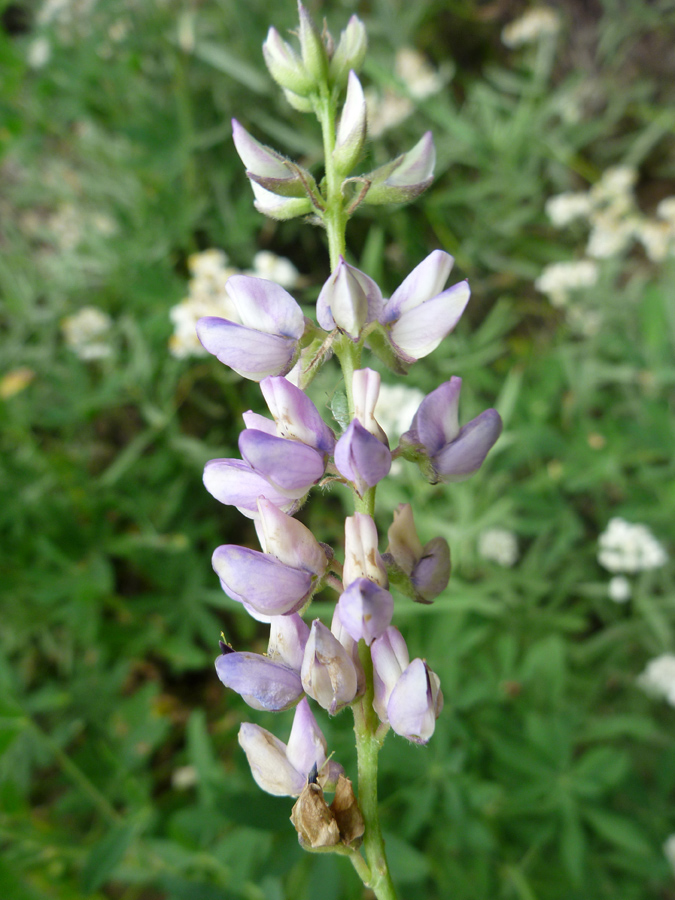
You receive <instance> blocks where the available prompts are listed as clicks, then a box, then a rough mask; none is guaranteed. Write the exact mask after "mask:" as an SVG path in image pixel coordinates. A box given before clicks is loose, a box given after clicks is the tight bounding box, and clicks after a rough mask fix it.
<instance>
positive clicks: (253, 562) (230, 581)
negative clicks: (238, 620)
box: [212, 544, 316, 616]
mask: <svg viewBox="0 0 675 900" xmlns="http://www.w3.org/2000/svg"><path fill="white" fill-rule="evenodd" d="M212 563H213V568H214V570H215V572H216V574H217V575H218V577H219V578H220V584H221V586H222V588H223V590H224V591H225V593H226V594H227V596H228V597H231V598H232V599H233V600H237V601H239V602H240V603H246V604H247V605H248V606H250V607H251V608H252V609H254V610H255V611H256V612H258V613H260V614H261V615H263V616H284V615H287V614H288V613H292V612H297V610H299V609H300V608H301V607H302V606H304V604H305V602H306V601H307V600H308V599H309V597H310V596H311V593H312V590H313V588H314V584H315V582H316V579H315V578H314V577H313V576H312V575H311V574H310V573H309V572H307V571H305V570H303V569H295V568H293V566H286V565H284V564H283V563H282V562H279V560H278V559H276V558H275V557H274V556H268V555H267V554H266V553H260V552H259V551H258V550H250V549H249V548H248V547H239V546H238V545H237V544H223V545H222V546H221V547H217V548H216V549H215V551H214V553H213V559H212Z"/></svg>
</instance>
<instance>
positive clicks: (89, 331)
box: [61, 306, 113, 360]
mask: <svg viewBox="0 0 675 900" xmlns="http://www.w3.org/2000/svg"><path fill="white" fill-rule="evenodd" d="M112 324H113V322H112V319H111V318H110V316H109V315H108V314H107V313H105V312H103V310H101V309H97V308H96V307H95V306H84V307H83V308H82V309H81V310H80V311H79V312H77V313H75V314H74V315H72V316H67V317H66V318H65V319H64V320H63V321H62V322H61V330H62V331H63V336H64V338H65V341H66V344H67V345H68V346H69V347H70V349H71V350H72V351H73V353H75V355H76V356H78V357H79V358H80V359H84V360H92V359H104V358H105V357H107V356H110V355H111V354H112V346H111V345H110V344H109V343H108V342H107V341H106V340H105V338H107V337H108V334H109V332H110V329H111V328H112Z"/></svg>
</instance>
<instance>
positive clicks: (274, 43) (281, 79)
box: [263, 28, 314, 97]
mask: <svg viewBox="0 0 675 900" xmlns="http://www.w3.org/2000/svg"><path fill="white" fill-rule="evenodd" d="M263 56H264V57H265V63H266V64H267V68H268V69H269V72H270V75H271V76H272V78H273V79H274V80H275V81H276V83H277V84H278V85H280V86H281V87H282V88H286V89H287V90H289V91H293V93H294V94H299V95H300V96H301V97H303V96H307V94H309V93H310V91H311V90H312V89H313V87H314V78H313V77H312V76H311V75H310V74H309V72H308V71H307V70H306V69H305V66H304V65H303V62H302V60H301V59H300V57H299V56H298V55H297V53H296V52H295V51H294V50H293V48H292V47H291V46H290V45H289V44H287V43H286V41H283V40H282V39H281V37H280V35H279V32H278V31H277V30H276V28H270V30H269V31H268V33H267V40H266V41H265V42H264V44H263Z"/></svg>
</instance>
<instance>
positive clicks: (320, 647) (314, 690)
mask: <svg viewBox="0 0 675 900" xmlns="http://www.w3.org/2000/svg"><path fill="white" fill-rule="evenodd" d="M301 678H302V686H303V688H304V689H305V691H306V693H307V694H309V696H310V697H312V698H313V699H314V700H316V702H317V703H318V704H319V706H322V707H323V708H324V709H327V710H328V712H329V713H330V715H335V713H336V712H338V711H339V710H340V709H342V708H343V707H344V706H346V705H347V704H348V703H351V702H352V700H353V699H354V698H355V697H356V691H357V687H358V680H357V675H356V668H355V667H354V663H353V661H352V658H351V656H350V654H349V653H348V652H347V650H345V648H344V647H343V646H342V644H341V643H340V642H339V641H338V639H337V638H336V637H335V635H333V634H332V633H331V632H330V631H329V630H328V629H327V628H326V626H325V625H324V624H323V623H322V622H320V621H319V620H318V619H315V620H314V621H313V622H312V627H311V629H310V632H309V639H308V640H307V645H306V647H305V657H304V659H303V662H302V671H301Z"/></svg>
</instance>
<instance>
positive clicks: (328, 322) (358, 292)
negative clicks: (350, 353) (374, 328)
mask: <svg viewBox="0 0 675 900" xmlns="http://www.w3.org/2000/svg"><path fill="white" fill-rule="evenodd" d="M381 311H382V293H381V291H380V289H379V287H378V286H377V285H376V284H375V282H374V281H373V279H372V278H369V277H368V276H367V275H366V274H365V273H364V272H361V271H359V269H357V268H355V266H350V265H349V264H348V263H346V262H345V261H344V259H343V258H342V257H340V262H339V263H338V265H337V267H336V269H335V271H334V272H333V273H332V274H331V276H330V278H329V279H328V281H327V282H326V283H325V284H324V286H323V287H322V288H321V293H320V294H319V299H318V300H317V302H316V317H317V320H318V322H319V325H321V327H322V328H324V329H325V330H326V331H332V330H333V328H335V327H336V326H337V327H338V328H339V329H340V330H341V331H344V332H345V333H346V334H348V335H349V336H350V337H351V338H352V339H353V340H358V337H359V335H360V333H361V329H362V328H363V326H364V325H365V324H366V323H367V322H372V321H374V320H375V319H377V318H378V316H379V315H380V313H381Z"/></svg>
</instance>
